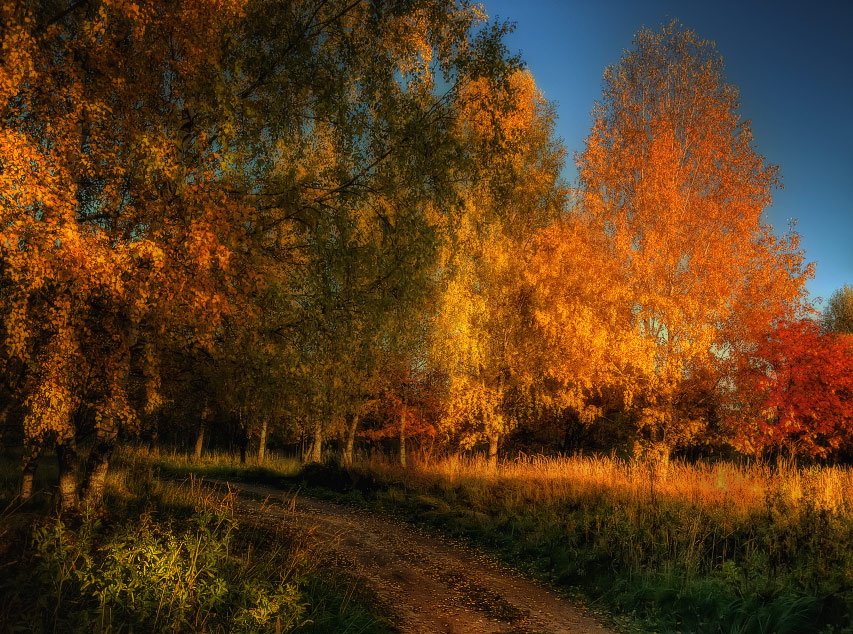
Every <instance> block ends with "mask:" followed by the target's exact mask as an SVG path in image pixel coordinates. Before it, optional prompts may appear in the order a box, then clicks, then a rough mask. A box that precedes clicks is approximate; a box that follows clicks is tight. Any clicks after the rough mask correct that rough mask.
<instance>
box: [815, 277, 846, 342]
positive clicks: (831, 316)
mask: <svg viewBox="0 0 853 634" xmlns="http://www.w3.org/2000/svg"><path fill="white" fill-rule="evenodd" d="M822 321H823V327H824V329H826V330H828V331H829V332H834V333H837V334H840V335H853V286H849V285H847V284H845V285H844V286H842V287H841V288H839V289H838V290H836V291H835V292H834V293H833V294H832V296H831V297H830V298H829V301H828V302H827V304H826V309H825V310H824V311H823V315H822Z"/></svg>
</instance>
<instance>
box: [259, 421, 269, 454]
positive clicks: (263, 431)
mask: <svg viewBox="0 0 853 634" xmlns="http://www.w3.org/2000/svg"><path fill="white" fill-rule="evenodd" d="M267 425H268V423H267V419H266V417H264V419H263V421H262V422H261V441H260V443H258V464H264V456H265V455H266V453H267Z"/></svg>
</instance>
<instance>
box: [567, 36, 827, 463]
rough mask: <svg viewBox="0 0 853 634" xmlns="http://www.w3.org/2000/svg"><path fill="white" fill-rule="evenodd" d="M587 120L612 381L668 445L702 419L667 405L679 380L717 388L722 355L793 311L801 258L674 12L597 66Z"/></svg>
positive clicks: (761, 170)
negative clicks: (622, 360)
mask: <svg viewBox="0 0 853 634" xmlns="http://www.w3.org/2000/svg"><path fill="white" fill-rule="evenodd" d="M593 119H594V123H593V127H592V131H591V133H590V136H589V137H588V138H587V140H586V147H585V149H584V150H583V152H582V153H581V154H580V155H579V156H578V157H577V167H578V172H579V179H578V184H579V191H578V194H579V204H580V207H579V211H578V213H579V217H580V219H581V220H580V222H582V224H583V225H584V227H585V229H586V230H587V231H590V232H592V233H593V234H595V235H596V236H597V238H596V239H597V240H600V241H601V243H602V245H603V246H602V250H601V257H602V258H603V260H604V261H605V264H604V265H603V267H604V269H605V270H607V271H612V270H613V271H615V275H611V273H609V272H608V274H607V275H606V276H605V279H607V283H608V284H612V285H614V286H615V288H614V290H613V291H612V292H611V293H609V294H611V295H612V294H614V293H615V294H616V295H617V296H618V301H617V305H618V304H619V303H620V302H621V304H622V305H621V307H619V308H616V309H614V310H610V311H608V315H607V317H608V318H609V319H610V320H611V323H612V324H613V327H614V328H616V329H619V330H621V332H622V333H623V334H622V335H621V336H622V337H626V338H627V337H630V338H633V339H635V340H636V341H635V343H632V344H631V345H630V346H629V347H630V348H631V349H632V350H634V351H635V352H634V354H635V356H634V357H633V358H631V359H629V361H630V362H631V367H632V371H631V374H630V375H626V376H625V377H622V379H621V380H622V382H623V384H624V390H625V391H626V393H627V394H629V395H630V398H629V399H627V400H628V401H629V402H631V403H632V412H633V414H632V417H633V420H634V421H635V423H634V424H635V428H636V431H637V433H638V434H639V436H640V438H641V439H643V440H644V442H646V443H650V444H652V445H658V446H659V447H661V448H662V450H663V451H664V453H668V452H669V450H670V449H671V448H673V447H676V446H678V445H680V444H684V443H687V442H689V441H690V440H691V439H692V438H694V437H695V436H696V434H697V433H699V432H700V431H701V429H702V428H703V426H704V425H705V423H706V421H704V420H702V419H701V418H694V417H692V416H690V415H687V414H688V413H687V412H685V411H683V410H682V409H681V408H680V407H679V403H680V402H682V401H683V399H682V398H681V395H682V394H683V393H684V391H685V389H686V382H687V381H689V380H690V378H691V377H692V376H695V375H697V374H698V373H700V372H706V371H712V372H713V373H714V375H715V376H716V377H718V380H717V382H716V383H717V387H718V389H720V390H724V389H725V386H726V381H725V380H724V379H723V377H725V376H726V375H727V373H728V372H729V371H731V370H732V359H734V357H735V355H734V354H733V353H734V351H735V350H737V349H738V348H739V347H740V346H743V345H749V343H750V342H752V341H754V340H755V336H756V333H758V332H760V331H762V330H764V329H765V328H766V326H767V325H768V324H769V323H771V320H772V319H773V318H774V317H775V316H777V315H781V314H786V313H790V312H791V311H792V310H793V308H794V307H796V305H797V304H798V302H800V301H801V300H802V299H803V297H804V286H803V285H804V282H805V280H806V279H807V278H808V277H809V275H810V274H811V268H810V267H808V266H804V264H803V256H802V251H801V250H800V249H799V245H798V241H797V235H796V234H795V233H793V232H791V233H789V234H786V235H785V236H783V237H781V238H780V237H776V236H775V235H774V233H773V230H772V228H771V227H770V226H769V225H767V224H766V223H765V222H764V221H763V220H762V213H763V211H764V210H765V209H766V207H767V206H768V205H769V204H770V200H771V191H772V189H773V188H774V187H775V186H776V185H777V184H778V169H777V168H776V167H775V166H773V165H770V164H768V163H767V162H766V161H765V160H764V158H763V157H762V156H761V155H760V154H758V152H757V151H756V149H755V146H754V143H753V138H752V133H751V130H750V125H749V121H747V120H744V119H742V117H741V115H740V113H739V102H738V91H737V89H736V88H735V87H734V86H732V85H730V84H728V83H727V82H726V79H725V76H724V74H723V63H722V60H721V58H720V55H719V54H718V53H717V51H716V49H715V48H714V45H713V44H712V43H711V42H709V41H707V40H703V39H701V38H699V37H698V36H697V35H696V34H695V33H694V32H693V31H691V30H689V29H685V28H682V27H680V26H679V25H678V24H677V23H675V22H673V23H670V24H668V25H666V26H664V27H662V28H661V29H660V30H659V31H651V30H642V31H640V32H639V33H638V34H637V35H636V37H635V39H634V47H633V48H632V49H631V50H629V51H628V52H626V53H625V54H624V56H623V57H622V59H621V60H620V61H619V62H618V63H617V64H615V65H613V66H611V67H609V68H608V69H607V70H606V72H605V74H604V89H603V96H602V99H601V101H600V102H598V103H597V104H596V106H595V108H594V110H593ZM597 274H598V270H597V269H596V268H592V269H591V270H590V275H593V276H595V275H597Z"/></svg>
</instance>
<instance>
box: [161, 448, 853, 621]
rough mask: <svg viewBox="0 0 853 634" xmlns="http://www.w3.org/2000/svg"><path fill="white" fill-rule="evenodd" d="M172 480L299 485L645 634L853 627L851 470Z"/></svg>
mask: <svg viewBox="0 0 853 634" xmlns="http://www.w3.org/2000/svg"><path fill="white" fill-rule="evenodd" d="M160 464H161V468H163V469H164V470H165V471H167V472H170V473H172V474H173V475H176V474H180V473H186V472H187V470H192V471H196V472H200V473H206V474H208V475H216V476H217V477H229V478H243V479H250V480H255V481H259V482H263V483H266V484H274V485H278V486H284V487H297V486H299V487H302V488H303V490H310V491H312V493H314V494H316V493H318V492H320V493H324V494H325V495H331V496H334V497H336V498H337V499H340V500H344V501H348V502H350V503H354V504H359V505H363V506H368V507H371V508H374V509H377V510H379V511H381V512H385V513H395V514H397V515H400V516H402V517H405V518H407V519H409V520H410V521H412V522H415V523H418V524H420V525H429V526H431V527H433V528H436V529H439V530H441V531H443V532H444V533H446V534H449V535H452V536H458V537H463V538H465V539H467V540H469V541H470V542H472V543H474V544H475V545H477V546H479V547H483V548H486V549H488V550H490V551H492V552H494V553H496V554H498V556H500V557H501V558H502V559H503V560H504V561H506V562H507V563H509V564H511V565H513V566H515V567H517V568H519V569H521V570H523V571H525V572H530V573H532V574H535V575H536V576H538V577H540V578H543V579H545V580H546V581H548V582H549V583H551V584H553V585H554V586H556V587H558V588H562V589H564V590H566V591H568V592H570V593H574V592H579V593H581V594H583V595H585V596H587V597H589V598H590V599H591V601H592V603H593V605H594V606H605V607H606V608H607V609H609V610H612V611H614V612H615V613H618V614H622V615H624V622H625V623H626V624H627V625H626V626H627V627H640V628H642V629H645V630H647V631H659V632H709V633H747V632H755V633H761V634H766V633H770V632H778V633H784V632H790V633H792V634H793V633H797V634H799V633H803V634H805V633H808V632H825V633H830V632H832V633H841V632H853V616H851V615H853V501H851V500H850V499H849V496H848V495H847V492H849V491H850V490H851V488H853V472H851V470H850V469H849V468H843V467H809V468H799V467H797V466H795V465H792V464H787V463H772V464H771V463H764V464H732V463H714V464H708V463H699V464H689V463H680V462H674V463H672V464H670V465H669V466H668V469H667V471H666V472H665V473H662V472H661V471H660V470H655V469H653V468H650V467H649V466H648V465H647V464H644V463H642V462H630V461H623V460H618V459H614V458H608V457H584V456H577V457H563V458H545V457H540V456H536V457H522V458H520V459H518V460H515V461H511V462H507V463H504V464H503V465H501V466H500V468H499V469H498V470H497V471H490V470H489V469H488V467H487V466H486V464H485V463H484V462H482V461H479V460H476V459H460V458H451V459H445V460H439V461H434V462H428V463H427V462H420V463H417V464H415V465H414V466H412V467H410V468H408V469H402V468H400V467H399V466H397V465H395V464H393V463H391V462H388V461H385V460H382V459H381V458H375V457H374V458H373V459H372V460H367V461H364V460H363V461H360V462H358V463H356V465H354V466H353V467H352V468H350V469H348V470H343V469H340V468H337V467H325V468H311V469H306V470H303V471H299V466H298V464H297V463H296V461H293V460H290V461H287V460H278V461H274V462H271V463H270V464H269V465H267V467H264V468H260V467H257V466H255V467H252V468H250V469H247V470H242V469H241V468H240V467H239V465H237V464H236V463H234V462H233V461H229V460H228V459H227V458H225V457H222V456H212V457H210V458H208V459H207V461H206V462H205V463H204V464H201V465H191V464H189V463H187V461H186V460H184V459H183V458H181V457H180V456H176V455H175V456H170V457H165V458H163V459H162V460H161V463H160Z"/></svg>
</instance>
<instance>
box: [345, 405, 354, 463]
mask: <svg viewBox="0 0 853 634" xmlns="http://www.w3.org/2000/svg"><path fill="white" fill-rule="evenodd" d="M356 429H358V414H353V416H352V419H351V420H350V424H349V427H348V428H347V442H346V445H345V446H344V455H343V463H344V466H347V467H349V466H351V465H352V450H353V447H354V446H355V431H356Z"/></svg>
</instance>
